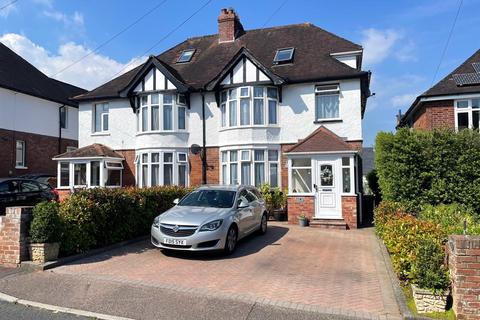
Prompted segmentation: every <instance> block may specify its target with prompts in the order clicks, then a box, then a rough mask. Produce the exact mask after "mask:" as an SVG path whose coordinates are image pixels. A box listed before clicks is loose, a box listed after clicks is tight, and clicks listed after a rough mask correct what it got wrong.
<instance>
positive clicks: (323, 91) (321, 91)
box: [314, 83, 342, 122]
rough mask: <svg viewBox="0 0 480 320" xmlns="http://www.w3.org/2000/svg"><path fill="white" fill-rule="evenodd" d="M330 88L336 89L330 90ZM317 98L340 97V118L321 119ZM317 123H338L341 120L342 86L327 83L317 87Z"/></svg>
mask: <svg viewBox="0 0 480 320" xmlns="http://www.w3.org/2000/svg"><path fill="white" fill-rule="evenodd" d="M328 87H335V88H331V89H329V88H328ZM317 96H322V97H329V96H336V97H338V117H334V118H319V117H318V113H317V109H318V106H317ZM314 98H315V101H314V102H315V110H314V111H315V121H316V122H323V121H336V120H341V119H342V117H341V112H340V111H341V110H340V84H339V83H325V84H318V85H316V86H315V97H314Z"/></svg>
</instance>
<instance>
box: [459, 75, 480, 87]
mask: <svg viewBox="0 0 480 320" xmlns="http://www.w3.org/2000/svg"><path fill="white" fill-rule="evenodd" d="M452 77H453V81H455V83H456V84H457V86H460V87H461V86H468V85H476V84H480V73H460V74H454V75H452Z"/></svg>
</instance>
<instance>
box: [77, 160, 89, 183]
mask: <svg viewBox="0 0 480 320" xmlns="http://www.w3.org/2000/svg"><path fill="white" fill-rule="evenodd" d="M74 183H75V185H76V186H84V185H86V184H87V164H86V163H76V164H75V165H74Z"/></svg>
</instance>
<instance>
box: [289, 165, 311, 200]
mask: <svg viewBox="0 0 480 320" xmlns="http://www.w3.org/2000/svg"><path fill="white" fill-rule="evenodd" d="M291 170H292V182H291V184H292V186H291V193H311V192H312V164H311V159H310V158H296V159H292V160H291Z"/></svg>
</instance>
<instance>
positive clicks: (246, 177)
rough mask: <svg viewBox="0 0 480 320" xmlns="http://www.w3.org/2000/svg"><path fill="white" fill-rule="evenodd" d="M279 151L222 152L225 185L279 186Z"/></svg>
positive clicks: (247, 150) (244, 150)
mask: <svg viewBox="0 0 480 320" xmlns="http://www.w3.org/2000/svg"><path fill="white" fill-rule="evenodd" d="M278 157H279V151H278V150H277V149H243V150H242V149H240V150H226V151H222V152H221V157H220V158H221V161H222V164H221V171H222V172H221V177H222V179H221V181H222V183H223V184H244V185H255V186H257V187H258V186H260V185H262V184H264V183H269V184H270V185H271V186H273V187H276V186H278V185H279V181H278V177H279V172H278V170H279V165H278V163H279V158H278Z"/></svg>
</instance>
